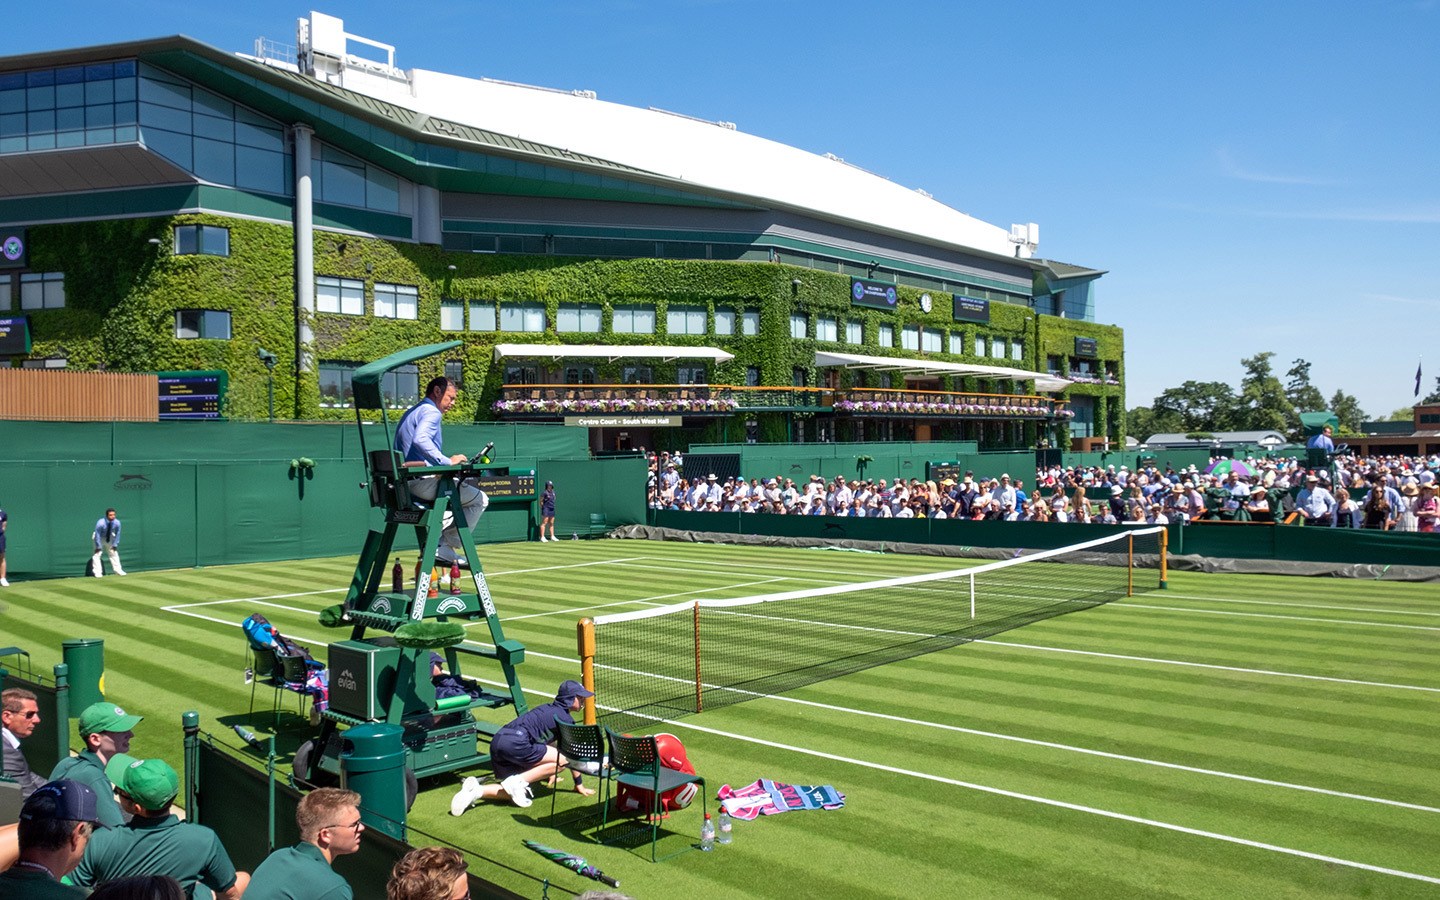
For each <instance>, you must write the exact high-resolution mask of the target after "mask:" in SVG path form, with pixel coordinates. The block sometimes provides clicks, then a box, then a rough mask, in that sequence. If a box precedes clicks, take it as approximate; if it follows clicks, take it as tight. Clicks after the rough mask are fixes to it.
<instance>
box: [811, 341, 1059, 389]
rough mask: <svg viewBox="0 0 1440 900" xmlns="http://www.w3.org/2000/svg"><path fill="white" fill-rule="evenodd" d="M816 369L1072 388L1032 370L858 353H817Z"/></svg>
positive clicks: (1036, 386)
mask: <svg viewBox="0 0 1440 900" xmlns="http://www.w3.org/2000/svg"><path fill="white" fill-rule="evenodd" d="M815 365H817V366H846V367H848V368H852V369H880V370H883V371H891V372H914V373H916V374H920V375H979V376H982V377H986V378H1013V379H1016V380H1018V381H1034V382H1035V390H1037V391H1044V392H1046V393H1053V392H1055V391H1063V390H1065V389H1066V388H1067V387H1069V386H1070V382H1069V381H1068V380H1067V379H1064V378H1059V377H1056V376H1054V375H1047V374H1045V373H1043V372H1031V371H1030V370H1029V369H1010V368H1007V367H1005V366H978V365H973V364H971V363H952V362H939V361H938V360H931V359H902V358H900V357H898V356H864V355H862V354H859V353H831V352H829V351H826V350H816V351H815Z"/></svg>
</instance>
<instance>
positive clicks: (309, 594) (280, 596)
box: [161, 556, 646, 612]
mask: <svg viewBox="0 0 1440 900" xmlns="http://www.w3.org/2000/svg"><path fill="white" fill-rule="evenodd" d="M645 558H646V557H641V556H631V557H625V558H623V559H621V560H608V559H607V560H594V561H592V562H583V563H570V564H568V565H563V566H541V567H539V568H534V569H510V570H508V571H504V572H486V573H485V577H486V578H487V579H488V578H499V577H501V576H502V575H528V574H530V573H532V572H553V571H555V570H557V569H582V568H584V567H586V566H603V565H607V564H609V563H613V562H628V561H629V560H632V559H645ZM348 590H350V586H349V585H348V584H347V585H346V586H345V587H343V588H325V589H324V590H319V591H299V592H296V593H291V594H272V595H270V596H268V597H234V598H232V599H229V600H206V601H204V602H200V603H177V604H175V605H172V606H162V607H161V609H168V610H172V611H174V610H178V609H188V608H190V607H194V606H215V605H217V604H222V603H262V602H264V601H266V600H288V599H290V598H292V597H314V596H317V595H320V594H343V593H345V592H346V591H348ZM281 608H282V609H293V607H288V606H286V607H281ZM297 612H315V610H313V609H302V610H297Z"/></svg>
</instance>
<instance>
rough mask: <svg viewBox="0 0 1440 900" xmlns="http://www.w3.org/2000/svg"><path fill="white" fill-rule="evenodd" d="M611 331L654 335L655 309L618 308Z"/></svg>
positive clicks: (642, 307)
mask: <svg viewBox="0 0 1440 900" xmlns="http://www.w3.org/2000/svg"><path fill="white" fill-rule="evenodd" d="M610 330H611V331H613V332H615V333H616V334H654V333H655V308H654V307H653V306H617V307H615V314H614V315H613V316H612V317H611V319H610ZM645 383H646V384H648V383H649V382H645Z"/></svg>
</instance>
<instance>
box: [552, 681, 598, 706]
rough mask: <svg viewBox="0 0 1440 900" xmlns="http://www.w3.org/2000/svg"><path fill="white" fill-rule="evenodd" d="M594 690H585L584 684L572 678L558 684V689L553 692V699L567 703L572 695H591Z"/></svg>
mask: <svg viewBox="0 0 1440 900" xmlns="http://www.w3.org/2000/svg"><path fill="white" fill-rule="evenodd" d="M593 696H595V692H594V691H587V690H585V685H583V684H581V683H580V682H578V681H575V680H574V679H571V680H570V681H566V682H565V683H563V684H561V685H560V690H559V691H558V692H557V693H556V694H555V699H556V700H559V701H560V702H562V703H569V702H570V700H571V698H573V697H593Z"/></svg>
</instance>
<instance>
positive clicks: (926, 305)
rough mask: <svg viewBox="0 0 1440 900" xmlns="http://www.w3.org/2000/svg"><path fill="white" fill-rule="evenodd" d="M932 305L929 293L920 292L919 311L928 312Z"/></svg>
mask: <svg viewBox="0 0 1440 900" xmlns="http://www.w3.org/2000/svg"><path fill="white" fill-rule="evenodd" d="M933 305H934V304H933V303H931V301H930V295H929V294H921V295H920V311H921V312H927V313H928V312H929V311H930V307H931V306H933Z"/></svg>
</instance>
